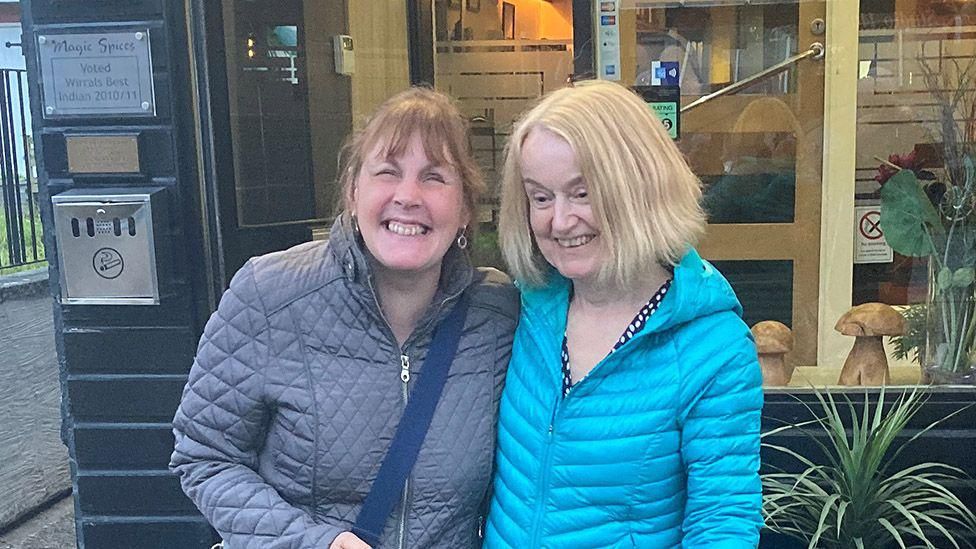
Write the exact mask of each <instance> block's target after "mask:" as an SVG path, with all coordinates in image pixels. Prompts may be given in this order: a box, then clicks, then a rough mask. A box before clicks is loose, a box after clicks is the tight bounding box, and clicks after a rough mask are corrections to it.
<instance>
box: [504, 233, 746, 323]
mask: <svg viewBox="0 0 976 549" xmlns="http://www.w3.org/2000/svg"><path fill="white" fill-rule="evenodd" d="M571 286H572V283H571V282H570V281H569V280H568V279H567V278H565V277H563V276H562V275H560V274H559V273H558V272H557V271H556V270H555V269H550V272H549V273H548V276H547V279H546V283H545V284H544V285H542V286H537V287H527V286H525V285H523V284H519V288H520V290H522V305H523V307H522V311H523V312H525V313H528V314H531V316H532V317H533V320H534V321H535V322H542V323H544V325H545V326H547V329H548V331H549V332H550V337H562V334H563V333H564V332H565V330H566V312H567V310H568V308H569V295H570V289H571ZM646 297H647V298H648V299H649V298H650V297H651V296H646ZM726 310H728V311H734V312H735V313H736V314H738V315H740V316H741V314H742V307H741V305H739V301H738V299H736V297H735V294H734V293H733V291H732V287H731V286H730V285H729V283H728V281H726V280H725V277H723V276H722V275H721V273H719V272H718V271H717V270H715V268H714V267H712V265H711V264H710V263H709V262H708V261H705V260H704V259H702V258H701V256H700V255H698V252H697V251H696V250H695V249H694V248H689V249H688V251H687V252H686V253H685V255H684V256H683V257H682V259H681V261H680V262H679V263H678V265H676V266H675V268H674V281H673V282H672V284H671V289H669V290H668V293H667V295H666V296H665V297H664V301H662V302H661V305H660V307H659V308H658V310H657V311H656V312H655V313H654V314H653V315H652V316H651V318H650V320H649V321H648V323H647V324H645V325H644V327H643V328H642V329H641V333H653V332H659V331H663V330H667V329H670V328H673V327H675V326H678V325H680V324H684V323H686V322H690V321H692V320H694V319H696V318H699V317H703V316H707V315H709V314H713V313H717V312H720V311H726Z"/></svg>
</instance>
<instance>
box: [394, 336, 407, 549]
mask: <svg viewBox="0 0 976 549" xmlns="http://www.w3.org/2000/svg"><path fill="white" fill-rule="evenodd" d="M400 381H402V382H403V409H404V411H406V409H407V398H408V397H407V395H408V394H409V392H408V391H407V384H408V383H409V382H410V357H409V356H407V355H403V354H401V355H400ZM401 421H402V420H401ZM409 492H410V475H409V474H408V475H407V478H406V479H405V480H404V481H403V497H402V498H401V500H400V528H399V533H398V536H397V547H398V548H399V549H403V542H404V540H405V539H406V537H407V536H406V532H407V498H408V497H409Z"/></svg>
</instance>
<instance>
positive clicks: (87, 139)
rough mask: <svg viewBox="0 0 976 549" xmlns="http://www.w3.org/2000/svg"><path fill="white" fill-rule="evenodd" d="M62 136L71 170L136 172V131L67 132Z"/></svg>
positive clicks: (137, 151) (137, 164)
mask: <svg viewBox="0 0 976 549" xmlns="http://www.w3.org/2000/svg"><path fill="white" fill-rule="evenodd" d="M64 140H65V143H66V145H67V148H68V171H69V172H71V173H139V138H138V136H136V135H131V134H130V135H69V136H65V138H64Z"/></svg>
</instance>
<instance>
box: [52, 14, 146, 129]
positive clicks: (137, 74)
mask: <svg viewBox="0 0 976 549" xmlns="http://www.w3.org/2000/svg"><path fill="white" fill-rule="evenodd" d="M37 52H38V54H37V55H38V61H39V67H40V72H41V85H42V89H43V92H42V100H43V105H42V110H43V112H44V117H45V118H60V117H64V116H113V115H146V116H152V115H154V114H155V113H156V101H155V93H154V90H153V77H152V56H151V54H150V47H149V31H148V30H143V31H130V32H98V33H78V34H40V35H39V36H38V37H37Z"/></svg>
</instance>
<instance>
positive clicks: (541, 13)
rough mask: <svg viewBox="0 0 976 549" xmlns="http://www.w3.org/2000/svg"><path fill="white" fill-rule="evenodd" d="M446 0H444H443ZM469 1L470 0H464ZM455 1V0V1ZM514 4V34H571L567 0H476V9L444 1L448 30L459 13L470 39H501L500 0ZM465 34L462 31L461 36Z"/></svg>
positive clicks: (551, 36) (547, 36)
mask: <svg viewBox="0 0 976 549" xmlns="http://www.w3.org/2000/svg"><path fill="white" fill-rule="evenodd" d="M444 1H447V0H444ZM464 1H467V2H470V1H471V0H464ZM455 2H457V3H456V4H455ZM506 2H507V3H509V4H513V5H514V6H515V37H516V38H518V39H522V40H570V39H572V38H573V5H572V2H571V0H553V1H551V2H549V1H547V0H480V3H479V7H478V9H477V11H473V10H472V9H469V8H468V7H466V6H467V4H465V5H462V0H452V1H450V2H448V8H447V10H446V11H445V10H442V13H446V14H447V23H446V28H447V30H448V34H449V35H450V34H451V32H452V31H453V30H454V29H455V26H456V25H457V22H458V18H459V17H462V10H463V12H464V13H463V28H465V29H470V31H469V34H470V37H471V39H472V40H501V39H503V34H502V4H503V3H506ZM464 36H465V35H464V34H463V33H462V34H461V37H464Z"/></svg>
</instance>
